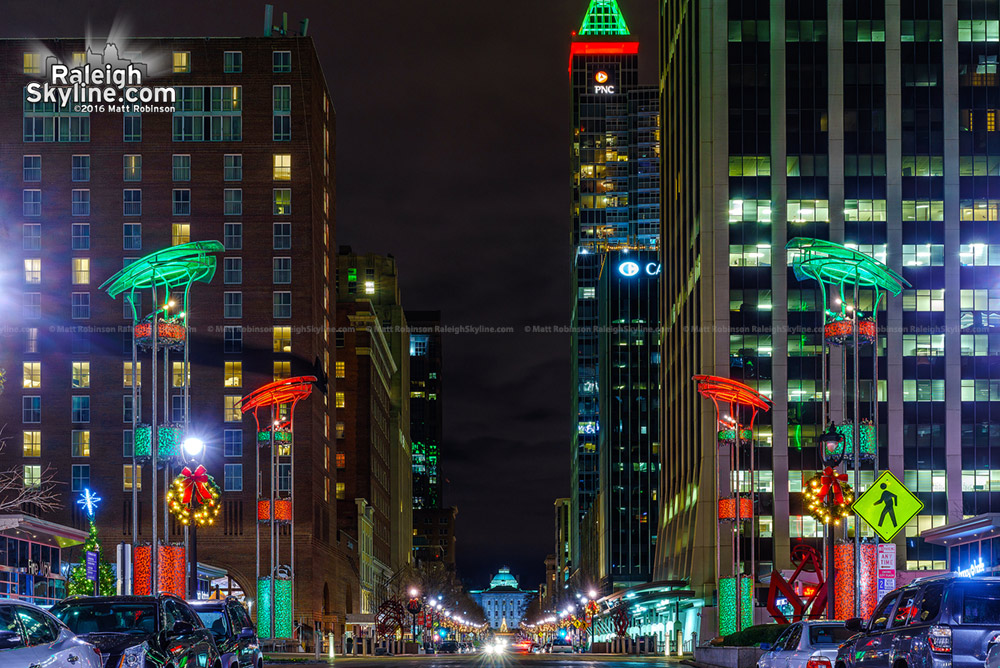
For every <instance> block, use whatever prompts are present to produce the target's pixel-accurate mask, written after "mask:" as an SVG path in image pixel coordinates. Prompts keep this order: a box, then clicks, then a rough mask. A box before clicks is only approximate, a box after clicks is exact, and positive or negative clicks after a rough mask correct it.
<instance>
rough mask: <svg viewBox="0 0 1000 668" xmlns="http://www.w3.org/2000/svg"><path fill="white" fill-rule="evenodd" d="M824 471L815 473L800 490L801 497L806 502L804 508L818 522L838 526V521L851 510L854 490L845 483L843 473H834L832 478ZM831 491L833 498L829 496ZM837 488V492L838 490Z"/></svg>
mask: <svg viewBox="0 0 1000 668" xmlns="http://www.w3.org/2000/svg"><path fill="white" fill-rule="evenodd" d="M828 477H830V476H829V475H828V474H826V473H817V474H816V475H814V476H813V477H812V478H810V479H809V482H808V483H806V486H805V488H804V489H803V490H802V498H803V500H804V501H805V503H806V510H808V511H809V514H810V515H812V516H813V518H815V519H816V521H818V522H822V523H823V524H830V523H831V522H832V523H833V525H834V526H838V527H839V526H840V521H841V520H842V519H844V518H845V517H847V516H848V515H849V514H850V512H851V503H853V502H854V490H853V489H852V488H851V486H850V485H849V484H848V483H847V481H846V480H844V479H842V478H846V476H844V475H843V474H840V475H837V474H834V479H833V480H827V478H828ZM831 490H832V491H833V492H834V493H833V495H832V496H833V498H830V496H831V494H830V491H831ZM837 490H839V493H838V491H837Z"/></svg>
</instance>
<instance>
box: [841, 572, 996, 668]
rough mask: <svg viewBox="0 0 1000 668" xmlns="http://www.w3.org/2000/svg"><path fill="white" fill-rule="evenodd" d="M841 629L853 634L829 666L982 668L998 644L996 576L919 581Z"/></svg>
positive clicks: (884, 599) (848, 621) (860, 667)
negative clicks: (867, 615) (834, 661)
mask: <svg viewBox="0 0 1000 668" xmlns="http://www.w3.org/2000/svg"><path fill="white" fill-rule="evenodd" d="M845 625H846V627H847V628H848V629H849V630H850V631H852V632H854V633H856V635H854V636H853V637H852V638H851V639H850V640H849V641H847V642H846V643H844V644H843V645H841V648H840V651H839V652H838V653H837V662H836V664H835V668H899V667H900V666H913V667H917V666H919V667H921V668H973V666H975V668H982V666H983V665H984V663H985V664H986V665H989V663H988V662H989V660H990V657H989V654H990V650H992V649H993V648H994V647H995V646H996V645H997V643H998V642H1000V577H977V578H969V577H957V576H954V575H942V576H937V577H930V578H923V579H920V580H917V581H915V582H913V583H912V584H910V585H908V586H906V587H900V588H899V589H895V590H893V591H891V592H889V593H888V594H886V595H885V597H884V598H883V599H882V600H881V601H880V602H879V604H878V605H877V606H876V607H875V611H874V612H873V613H872V615H871V617H870V618H869V619H867V620H862V619H859V618H853V619H849V620H847V622H845ZM993 654H994V659H995V658H996V657H995V654H996V650H994V651H993Z"/></svg>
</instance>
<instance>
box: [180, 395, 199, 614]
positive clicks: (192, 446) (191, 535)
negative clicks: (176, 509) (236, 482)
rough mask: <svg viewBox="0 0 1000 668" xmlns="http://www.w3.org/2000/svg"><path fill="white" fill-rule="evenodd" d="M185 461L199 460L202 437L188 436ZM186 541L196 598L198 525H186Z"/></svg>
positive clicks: (190, 593)
mask: <svg viewBox="0 0 1000 668" xmlns="http://www.w3.org/2000/svg"><path fill="white" fill-rule="evenodd" d="M185 382H186V381H185ZM181 450H182V451H183V452H184V461H185V463H187V464H193V463H196V462H198V460H199V458H200V457H201V456H202V454H203V453H204V452H205V442H204V441H202V440H201V439H200V438H195V437H193V436H188V437H186V438H185V439H184V444H183V446H182V447H181ZM184 543H185V544H186V545H187V550H186V552H187V570H186V573H187V596H188V598H189V599H191V600H194V599H197V598H198V525H197V524H196V523H192V524H191V525H190V526H189V525H184Z"/></svg>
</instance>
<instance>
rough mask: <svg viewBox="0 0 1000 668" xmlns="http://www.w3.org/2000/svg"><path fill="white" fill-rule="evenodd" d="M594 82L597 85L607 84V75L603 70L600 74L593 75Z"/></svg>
mask: <svg viewBox="0 0 1000 668" xmlns="http://www.w3.org/2000/svg"><path fill="white" fill-rule="evenodd" d="M594 81H596V82H597V83H599V84H602V83H607V81H608V73H607V72H605V71H604V70H601V71H600V72H598V73H597V74H595V75H594Z"/></svg>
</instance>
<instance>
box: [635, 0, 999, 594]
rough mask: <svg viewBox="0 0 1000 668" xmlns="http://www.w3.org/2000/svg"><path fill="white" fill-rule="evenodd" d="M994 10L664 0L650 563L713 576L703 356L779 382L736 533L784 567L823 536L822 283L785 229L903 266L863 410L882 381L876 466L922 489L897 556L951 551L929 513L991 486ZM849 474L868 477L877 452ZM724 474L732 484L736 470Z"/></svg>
mask: <svg viewBox="0 0 1000 668" xmlns="http://www.w3.org/2000/svg"><path fill="white" fill-rule="evenodd" d="M998 14H1000V8H998V7H997V5H996V3H989V2H986V1H985V0H960V1H959V2H957V3H944V2H942V1H941V0H920V1H919V2H914V1H909V0H901V1H896V2H885V1H875V2H862V1H859V0H845V1H843V2H841V1H839V0H838V1H833V0H830V1H828V2H827V1H822V0H817V1H813V0H807V1H805V2H797V3H784V2H777V1H774V2H772V1H770V0H705V1H701V2H698V1H695V0H687V1H684V0H666V1H665V2H663V4H662V12H661V18H662V20H663V26H662V30H661V33H662V34H663V35H665V36H667V38H665V40H664V41H663V42H662V43H661V54H660V62H661V73H660V74H661V78H660V92H661V104H662V107H663V117H662V125H663V127H664V129H665V132H666V133H667V136H669V137H671V141H670V142H668V143H666V144H665V146H664V155H663V163H662V184H663V188H662V192H663V198H662V207H663V218H664V221H663V238H662V246H663V248H664V255H665V262H664V270H663V277H662V281H661V282H662V289H663V300H664V348H663V352H664V365H663V366H664V395H663V402H664V411H663V422H662V429H663V441H664V443H668V444H669V447H667V448H666V449H665V450H664V452H663V453H662V457H663V462H664V466H663V476H662V479H661V484H662V493H661V494H662V502H663V506H662V511H661V528H660V531H659V533H660V540H659V543H658V548H659V554H658V558H657V568H656V570H655V576H656V577H657V578H675V577H677V578H685V577H686V578H691V580H692V585H693V588H694V589H695V590H696V591H698V592H699V596H700V598H701V600H702V601H703V602H704V603H705V604H706V605H712V604H713V601H714V596H715V594H714V587H715V584H714V581H715V573H714V564H715V558H714V555H715V549H716V546H715V531H714V523H715V522H716V507H715V499H714V498H711V497H712V494H713V484H712V480H713V476H714V475H715V472H716V470H717V469H716V466H717V465H718V466H719V468H721V470H723V471H725V470H726V469H727V468H728V465H729V462H728V457H726V456H725V453H721V454H720V456H719V457H716V450H715V446H714V442H715V429H716V427H715V413H714V407H712V406H711V405H707V406H706V405H705V402H702V401H700V400H699V398H698V397H697V395H696V394H695V388H694V385H693V383H692V382H691V376H692V375H693V374H695V373H708V374H717V375H720V376H727V377H732V378H734V379H737V380H741V381H743V382H746V383H748V384H750V385H751V386H753V387H755V388H756V389H757V390H759V391H760V392H762V393H763V394H765V395H767V396H769V397H771V398H772V400H773V402H774V406H773V408H772V410H771V412H770V414H768V415H766V416H764V417H763V420H758V424H759V425H760V428H759V429H758V430H757V432H756V434H755V439H756V441H755V442H756V446H755V447H756V451H755V455H756V457H755V459H756V462H757V465H758V469H759V470H758V473H757V476H756V479H755V480H754V481H750V480H748V479H747V478H748V476H747V475H746V474H745V473H744V474H743V475H742V476H740V477H739V478H738V479H739V480H740V483H739V484H740V485H741V486H742V487H743V490H744V491H749V489H750V486H751V485H753V487H754V489H756V491H757V492H758V507H757V510H756V513H757V518H756V521H755V522H754V523H753V524H752V525H751V524H749V523H748V524H747V528H746V530H745V531H744V535H742V537H741V540H742V541H744V547H745V549H744V554H749V550H748V549H746V548H748V547H749V543H750V541H755V543H754V546H755V552H756V554H757V555H758V561H759V562H760V563H759V564H758V565H757V567H756V571H753V572H755V574H756V575H758V576H760V575H765V574H766V573H768V572H769V571H770V569H771V568H772V566H773V567H777V568H788V567H789V566H790V565H791V564H790V559H789V553H790V550H791V548H792V547H794V546H795V545H796V544H798V543H806V544H812V545H813V546H816V547H818V546H819V545H820V544H821V540H822V527H821V526H820V525H818V524H817V523H816V522H815V521H814V520H813V519H812V518H811V517H810V516H809V514H808V513H807V512H806V510H805V508H804V507H803V504H802V502H801V498H800V494H799V492H801V489H802V486H803V484H804V481H805V480H807V479H808V478H809V477H811V476H812V475H813V474H814V473H815V472H816V471H817V470H818V469H819V463H820V462H819V456H818V453H817V448H816V446H815V442H816V440H815V439H816V436H817V435H818V434H819V433H821V432H822V431H823V425H822V424H821V423H822V415H821V402H820V399H821V397H822V393H821V392H822V390H821V387H822V382H821V373H822V367H821V358H820V346H821V335H820V330H819V327H821V326H822V323H823V314H822V313H821V312H820V311H821V308H822V294H821V293H820V288H819V287H818V285H817V284H816V283H815V282H814V281H810V282H801V283H800V282H798V281H796V279H795V278H794V275H793V274H792V272H791V268H790V265H791V259H790V258H789V257H788V256H787V254H786V253H785V251H784V247H785V244H786V243H787V242H788V240H789V239H791V238H794V237H799V236H806V237H816V238H820V239H829V240H831V241H835V242H837V243H842V244H845V245H847V246H849V247H854V248H857V249H858V250H860V251H862V252H864V253H866V254H869V255H871V256H873V257H875V258H876V259H878V260H880V261H883V262H885V263H886V264H888V266H889V267H890V268H891V269H893V270H895V271H897V272H899V273H900V274H902V275H903V276H904V278H906V279H907V280H908V281H909V282H910V283H911V284H912V288H910V289H907V290H904V292H903V294H902V295H901V296H900V297H898V298H894V299H889V300H886V301H884V302H883V303H882V304H881V305H880V312H879V313H878V320H879V324H880V330H881V336H880V339H879V341H878V347H879V351H880V355H881V359H880V362H879V367H878V383H877V387H876V383H875V379H874V378H873V369H872V358H871V355H872V348H871V347H867V348H862V352H861V360H860V376H861V379H860V388H859V392H860V400H861V402H860V403H861V412H860V417H861V418H862V419H870V418H873V417H875V416H874V415H872V414H871V408H870V407H871V405H872V398H873V396H875V397H877V398H878V402H877V406H878V411H879V413H878V424H879V460H878V468H879V470H885V469H887V468H888V469H890V470H892V471H893V472H894V473H895V474H896V475H897V476H899V477H900V478H901V479H903V480H904V482H905V483H906V484H907V485H908V486H909V487H910V489H912V490H913V491H914V492H915V493H916V494H917V495H918V496H919V497H920V498H921V500H923V502H924V503H925V510H924V511H923V513H921V514H920V515H919V516H918V517H917V518H915V519H914V520H913V521H912V522H911V523H910V524H909V525H908V526H907V527H906V529H905V531H904V532H903V533H901V534H900V535H899V537H897V539H896V540H897V543H898V548H899V550H898V553H899V563H898V567H899V568H901V569H903V568H905V569H911V570H917V569H921V570H923V569H927V570H933V569H942V568H944V567H945V557H946V555H945V553H944V552H943V549H942V548H940V547H939V546H935V545H931V544H929V543H926V542H925V541H924V540H923V539H922V538H920V535H919V534H920V532H921V531H924V530H926V529H929V528H932V527H935V526H941V525H943V524H945V523H947V522H949V521H951V522H953V521H956V520H959V519H961V518H962V517H963V515H965V516H967V515H973V514H978V513H984V512H993V511H994V507H996V503H994V497H995V495H994V494H993V488H992V485H993V483H992V479H993V477H995V476H994V475H993V474H991V473H990V472H989V470H990V469H991V468H993V467H994V464H995V463H996V462H995V461H994V460H993V459H992V453H991V451H990V449H989V445H988V444H989V442H990V437H991V435H993V434H996V433H1000V432H998V431H997V427H996V426H995V424H994V422H995V419H994V418H993V417H992V411H993V410H996V406H997V401H1000V393H995V392H994V391H993V388H994V387H1000V383H997V382H996V381H995V380H994V379H993V378H992V371H993V370H995V369H996V368H997V356H998V355H1000V339H998V340H997V341H994V338H995V337H996V336H997V335H995V334H993V333H992V332H993V328H995V327H996V326H998V323H1000V319H998V318H996V317H995V315H994V314H995V313H996V312H997V311H996V309H997V308H998V307H1000V293H998V292H997V291H996V288H995V287H994V286H995V284H996V283H997V274H996V269H995V268H994V267H995V266H996V265H998V264H1000V254H998V255H997V256H996V258H993V256H992V255H991V250H992V248H993V247H994V246H993V241H994V237H997V235H998V233H997V232H996V230H995V229H994V228H995V227H996V225H995V224H993V223H992V222H991V221H995V220H996V219H997V216H996V211H997V210H998V207H997V206H996V205H995V199H991V198H992V189H993V188H995V187H997V186H996V184H997V183H1000V181H998V180H997V179H996V177H997V176H1000V156H998V155H996V153H997V151H1000V135H997V136H994V135H995V134H996V123H995V120H996V108H997V107H998V106H1000V99H998V98H1000V92H998V89H997V86H996V84H997V83H998V79H997V76H998V75H997V70H996V68H997V59H998V56H1000V34H998V31H1000V16H998ZM998 253H1000V251H998ZM993 259H996V260H997V261H996V262H993V261H992V260H993ZM724 263H725V264H724ZM726 268H728V270H727V269H726ZM994 293H996V294H994ZM726 295H728V297H729V309H725V307H724V303H725V302H724V299H725V296H726ZM830 297H831V300H833V299H835V298H836V297H837V295H833V294H831V295H830ZM994 297H996V299H994ZM991 299H992V301H991ZM831 303H834V302H832V301H831ZM859 306H860V308H861V309H862V311H864V310H866V309H868V310H870V309H871V308H872V298H871V295H870V294H867V293H866V292H865V291H862V292H861V294H860V295H859ZM694 332H698V333H697V334H695V333H694ZM993 343H997V345H996V346H994V345H992V344H993ZM845 372H846V373H847V374H848V377H850V375H851V374H852V373H853V370H852V368H851V360H850V355H849V354H847V355H845V354H843V352H842V351H841V350H840V349H837V348H834V349H833V352H832V354H831V356H830V365H829V377H830V378H832V379H834V380H833V382H831V383H830V385H831V397H830V403H831V413H830V415H829V417H832V418H834V419H837V420H842V419H850V417H851V415H850V411H849V410H848V411H846V414H845V411H843V410H841V408H840V407H842V406H844V405H845V404H846V405H847V406H848V407H849V406H850V403H851V402H852V396H851V391H850V389H849V388H848V391H846V392H845V391H844V390H843V383H842V382H841V381H840V380H839V379H841V378H842V377H843V374H844V373H845ZM745 459H748V458H745ZM848 474H849V476H850V477H851V478H852V479H851V480H850V482H851V483H852V484H858V485H859V486H860V488H861V489H864V488H865V485H866V484H868V483H870V481H871V479H872V478H871V476H872V475H873V471H871V470H868V471H865V470H862V472H861V479H860V480H859V481H855V480H853V475H851V472H850V471H849V472H848ZM721 484H722V487H721V490H722V492H721V493H722V494H725V493H726V485H727V481H726V480H725V476H722V479H721ZM998 490H1000V486H998ZM949 491H951V492H952V502H951V503H950V504H949V503H948V492H949ZM959 491H961V496H959V495H958V492H959ZM959 498H961V500H962V503H961V504H959V503H957V502H956V500H957V499H959ZM751 526H753V529H752V530H751V529H750V527H751ZM865 533H866V531H865V530H864V529H863V530H862V534H865ZM723 550H724V552H725V551H726V550H728V547H727V546H723ZM725 553H728V552H725ZM745 572H747V573H750V572H752V568H751V565H750V564H749V563H747V564H745ZM758 594H759V595H758V599H759V600H762V599H763V597H764V595H765V593H764V592H763V589H762V588H759V589H758Z"/></svg>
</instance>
